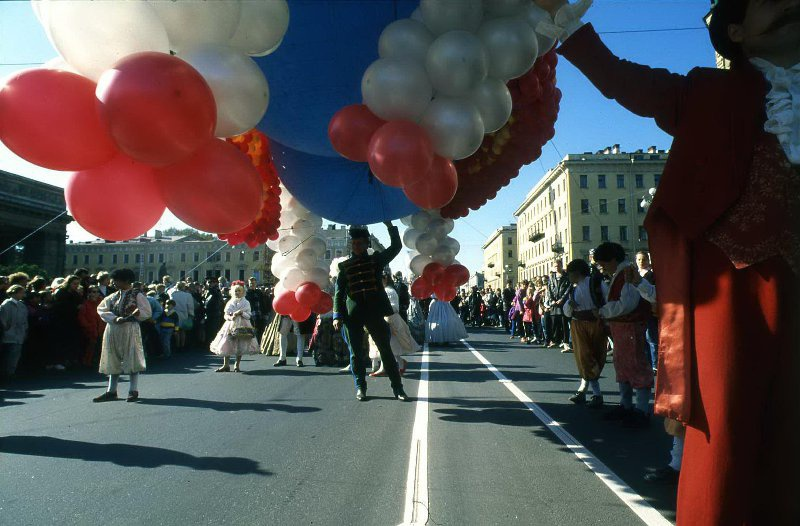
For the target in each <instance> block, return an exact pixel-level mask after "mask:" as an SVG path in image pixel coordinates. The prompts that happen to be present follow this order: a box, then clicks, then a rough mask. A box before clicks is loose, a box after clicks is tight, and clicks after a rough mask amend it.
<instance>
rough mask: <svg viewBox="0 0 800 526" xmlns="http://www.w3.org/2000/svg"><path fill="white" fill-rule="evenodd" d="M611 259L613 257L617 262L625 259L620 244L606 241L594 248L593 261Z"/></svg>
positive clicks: (623, 250)
mask: <svg viewBox="0 0 800 526" xmlns="http://www.w3.org/2000/svg"><path fill="white" fill-rule="evenodd" d="M612 259H615V260H616V261H617V263H620V262H622V261H624V260H625V249H624V248H623V247H622V245H620V244H618V243H611V242H609V241H607V242H605V243H601V244H600V246H598V247H597V248H596V249H594V260H595V261H598V262H600V261H611V260H612Z"/></svg>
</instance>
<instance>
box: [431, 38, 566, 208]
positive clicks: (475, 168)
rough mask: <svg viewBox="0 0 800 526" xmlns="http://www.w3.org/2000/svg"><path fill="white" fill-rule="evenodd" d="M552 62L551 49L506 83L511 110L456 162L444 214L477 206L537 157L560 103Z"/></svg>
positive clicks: (549, 135) (551, 132)
mask: <svg viewBox="0 0 800 526" xmlns="http://www.w3.org/2000/svg"><path fill="white" fill-rule="evenodd" d="M557 62H558V56H557V55H556V53H555V51H550V52H549V53H547V54H546V55H544V56H543V57H542V59H541V60H539V61H537V62H536V66H534V68H533V69H532V70H531V71H529V72H528V73H526V74H525V75H523V76H522V77H520V78H519V79H514V80H512V81H510V82H509V83H508V87H509V90H510V92H511V97H512V99H513V100H514V111H513V112H512V113H511V117H510V118H509V119H508V123H507V124H506V125H505V126H503V128H501V129H500V130H498V131H497V132H495V133H493V134H489V135H487V136H486V138H485V139H484V141H483V144H482V145H481V147H480V149H479V150H478V151H477V152H475V153H474V154H472V155H471V156H469V157H468V158H466V159H462V160H460V161H457V162H456V168H457V169H458V181H459V187H458V191H457V192H456V195H455V197H453V200H452V201H450V202H449V203H448V204H447V205H446V206H445V207H444V208H442V215H443V216H444V217H450V218H453V219H456V218H459V217H465V216H466V215H467V214H469V211H470V209H471V210H477V209H479V208H480V207H481V206H483V205H484V204H486V203H487V202H488V201H490V200H492V199H494V197H495V196H496V195H497V192H498V190H500V189H501V188H503V187H504V186H507V185H508V183H509V182H510V181H511V180H512V179H513V178H515V177H516V176H517V175H519V170H520V168H521V167H522V166H524V165H526V164H530V163H532V162H534V161H535V160H536V159H538V158H539V157H540V156H541V155H542V147H543V146H544V145H545V144H547V141H549V140H550V139H552V138H553V136H554V135H555V122H556V119H557V118H558V110H559V103H560V101H561V90H559V89H558V88H557V87H556V74H555V72H556V64H557Z"/></svg>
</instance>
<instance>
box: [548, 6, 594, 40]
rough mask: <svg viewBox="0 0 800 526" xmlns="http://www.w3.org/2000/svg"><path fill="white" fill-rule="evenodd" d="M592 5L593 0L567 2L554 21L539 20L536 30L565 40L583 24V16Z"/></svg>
mask: <svg viewBox="0 0 800 526" xmlns="http://www.w3.org/2000/svg"><path fill="white" fill-rule="evenodd" d="M591 6H592V0H578V1H577V2H575V3H572V4H566V5H565V6H563V7H562V8H561V9H559V10H558V12H557V13H556V16H555V18H554V19H552V21H547V20H542V21H541V22H539V24H538V25H537V26H536V32H537V33H541V34H542V35H545V36H548V37H550V38H557V39H558V40H560V41H561V42H564V41H565V40H566V39H568V38H569V37H571V36H572V34H573V33H574V32H575V31H577V30H578V29H580V28H581V27H582V26H583V21H582V20H581V17H582V16H583V15H584V14H585V13H586V11H588V10H589V8H590V7H591Z"/></svg>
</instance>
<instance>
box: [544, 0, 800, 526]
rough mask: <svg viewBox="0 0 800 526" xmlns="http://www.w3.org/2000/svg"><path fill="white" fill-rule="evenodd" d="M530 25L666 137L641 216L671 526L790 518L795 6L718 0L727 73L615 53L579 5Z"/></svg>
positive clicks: (799, 158)
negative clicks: (656, 65)
mask: <svg viewBox="0 0 800 526" xmlns="http://www.w3.org/2000/svg"><path fill="white" fill-rule="evenodd" d="M535 2H536V3H537V4H538V5H539V6H540V7H542V8H543V9H545V10H547V11H548V12H549V13H550V14H551V16H552V23H550V22H543V23H541V24H540V25H539V26H538V27H537V31H539V32H540V33H545V34H547V33H550V34H551V36H557V37H558V38H559V39H560V40H561V42H562V45H561V46H560V48H559V49H558V53H559V54H561V55H562V56H564V57H566V58H567V60H569V61H570V62H572V63H573V64H574V65H575V66H576V67H577V68H578V69H580V70H581V71H582V72H583V73H584V75H586V77H588V78H589V80H590V81H591V82H592V83H593V84H594V85H595V86H596V87H597V88H598V89H599V90H600V91H601V92H602V93H603V94H604V95H605V96H606V97H608V98H610V99H614V100H616V101H617V102H619V103H620V104H622V105H623V106H624V107H626V108H627V109H629V110H630V111H632V112H633V113H635V114H637V115H641V116H645V117H652V118H654V119H655V121H656V124H657V125H658V126H659V127H661V128H662V129H663V130H665V131H666V132H667V133H669V134H670V135H672V136H673V137H674V142H673V144H672V149H671V152H670V156H669V161H668V162H667V165H666V166H665V168H664V173H663V175H662V178H661V183H660V186H659V189H658V192H657V193H656V196H655V199H654V200H653V204H652V206H651V207H650V210H649V211H648V215H647V218H646V221H645V227H646V228H647V231H648V234H649V237H650V247H651V251H652V254H653V261H654V262H655V265H656V270H657V272H659V273H660V275H661V276H664V278H663V279H661V280H659V289H658V303H659V308H660V331H661V333H660V334H661V342H660V343H661V347H660V349H659V366H658V381H657V388H656V403H655V410H656V412H657V413H658V414H661V415H663V416H666V417H670V418H674V419H676V420H679V421H681V422H683V423H685V424H686V425H687V431H686V445H685V451H684V465H683V468H682V471H681V474H680V482H679V488H678V524H679V525H694V524H698V525H716V524H719V525H726V526H727V525H741V524H748V525H750V524H752V525H760V524H768V525H772V524H775V525H781V524H800V498H798V495H800V461H799V460H798V458H800V457H798V454H797V446H798V445H800V433H798V427H800V403H798V401H797V399H796V381H795V378H796V376H797V371H798V369H800V368H799V367H798V365H799V364H798V362H800V335H799V334H798V332H799V331H798V328H800V279H799V278H798V275H800V217H798V215H800V168H799V166H800V0H717V1H716V2H715V4H714V5H713V7H712V11H711V21H710V23H709V33H710V37H711V42H712V44H713V46H714V47H715V49H716V50H717V51H718V52H719V53H720V54H721V55H723V56H724V57H726V58H728V59H730V60H731V61H732V67H731V69H730V70H718V69H710V68H696V69H693V70H692V71H690V72H689V73H688V74H687V75H676V74H672V73H670V72H668V71H666V70H663V69H651V68H648V67H646V66H642V65H638V64H634V63H631V62H628V61H626V60H622V59H620V58H617V57H616V56H614V55H613V54H612V53H611V51H609V49H608V48H607V47H606V46H605V45H604V44H603V43H602V41H601V40H600V38H599V37H598V35H597V33H596V32H595V31H594V29H593V28H592V26H591V24H583V23H582V22H581V21H580V17H581V16H582V15H583V13H584V12H585V11H586V10H587V9H588V7H589V5H590V4H591V1H590V0H582V1H579V2H577V3H573V4H569V3H567V2H566V0H535Z"/></svg>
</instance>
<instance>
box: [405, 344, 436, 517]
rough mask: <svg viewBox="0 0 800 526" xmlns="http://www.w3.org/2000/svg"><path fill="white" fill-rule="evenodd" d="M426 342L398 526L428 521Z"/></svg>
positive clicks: (427, 355) (420, 367) (427, 356)
mask: <svg viewBox="0 0 800 526" xmlns="http://www.w3.org/2000/svg"><path fill="white" fill-rule="evenodd" d="M429 361H430V358H429V354H428V344H427V343H426V344H425V346H424V347H423V349H422V360H421V361H420V365H419V390H418V391H417V399H416V402H415V403H416V404H417V412H416V415H415V416H414V428H413V430H412V431H411V452H410V454H409V458H408V477H407V478H406V499H405V511H404V513H403V523H402V524H401V525H400V526H412V525H422V524H427V522H428V375H429V370H428V362H429Z"/></svg>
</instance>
